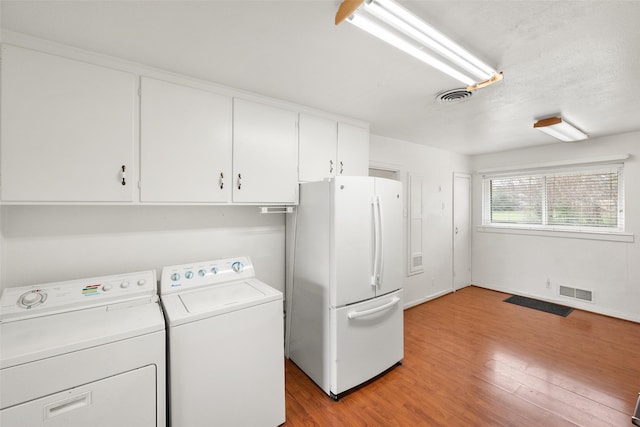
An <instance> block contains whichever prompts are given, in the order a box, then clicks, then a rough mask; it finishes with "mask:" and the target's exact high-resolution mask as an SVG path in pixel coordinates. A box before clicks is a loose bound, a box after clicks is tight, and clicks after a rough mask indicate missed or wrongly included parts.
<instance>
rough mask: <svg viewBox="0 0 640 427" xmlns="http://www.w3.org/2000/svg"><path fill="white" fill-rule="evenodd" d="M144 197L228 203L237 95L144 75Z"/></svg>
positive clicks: (141, 171) (141, 172) (142, 145)
mask: <svg viewBox="0 0 640 427" xmlns="http://www.w3.org/2000/svg"><path fill="white" fill-rule="evenodd" d="M141 86H142V91H141V93H142V96H141V113H140V120H141V122H140V138H141V154H140V164H141V169H140V174H141V180H140V200H141V201H142V202H183V203H206V202H209V203H211V202H228V201H229V200H230V197H229V196H230V194H231V191H230V189H231V112H232V109H231V98H230V97H226V96H222V95H218V94H215V93H212V92H208V91H204V90H199V89H194V88H190V87H186V86H181V85H177V84H173V83H168V82H164V81H160V80H156V79H152V78H147V77H143V78H142V81H141Z"/></svg>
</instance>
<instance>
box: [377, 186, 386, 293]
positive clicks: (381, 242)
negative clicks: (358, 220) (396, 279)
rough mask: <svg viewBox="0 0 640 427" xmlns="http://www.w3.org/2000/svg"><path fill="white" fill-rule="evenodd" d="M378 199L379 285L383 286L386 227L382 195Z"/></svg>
mask: <svg viewBox="0 0 640 427" xmlns="http://www.w3.org/2000/svg"><path fill="white" fill-rule="evenodd" d="M377 199H378V223H379V224H378V232H379V234H380V237H379V238H378V242H379V245H380V250H379V251H378V257H379V258H378V286H382V274H383V270H384V240H383V237H382V236H384V229H383V224H384V221H383V218H382V199H380V196H378V197H377Z"/></svg>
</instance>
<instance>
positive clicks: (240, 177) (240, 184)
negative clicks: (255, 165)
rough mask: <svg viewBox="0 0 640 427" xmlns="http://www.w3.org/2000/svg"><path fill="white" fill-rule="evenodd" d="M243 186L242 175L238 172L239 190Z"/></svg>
mask: <svg viewBox="0 0 640 427" xmlns="http://www.w3.org/2000/svg"><path fill="white" fill-rule="evenodd" d="M240 188H242V175H240V174H238V190H240Z"/></svg>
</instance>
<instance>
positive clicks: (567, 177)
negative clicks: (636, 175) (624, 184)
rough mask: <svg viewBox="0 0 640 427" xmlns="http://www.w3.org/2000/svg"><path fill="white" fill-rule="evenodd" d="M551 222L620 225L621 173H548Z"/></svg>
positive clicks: (602, 225) (597, 225) (548, 203)
mask: <svg viewBox="0 0 640 427" xmlns="http://www.w3.org/2000/svg"><path fill="white" fill-rule="evenodd" d="M547 221H548V224H549V225H558V226H586V227H613V228H616V227H618V173H617V171H609V172H586V173H585V172H583V173H579V172H577V173H571V174H556V175H549V176H547Z"/></svg>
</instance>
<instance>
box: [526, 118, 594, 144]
mask: <svg viewBox="0 0 640 427" xmlns="http://www.w3.org/2000/svg"><path fill="white" fill-rule="evenodd" d="M533 127H534V128H535V129H538V130H539V131H542V132H544V133H546V134H548V135H551V136H553V137H554V138H557V139H559V140H560V141H564V142H575V141H582V140H583V139H587V138H589V135H587V134H586V133H584V132H582V131H581V130H580V129H578V128H576V127H575V126H573V125H571V124H570V123H568V122H566V121H564V120H563V119H562V117H549V118H547V119H541V120H538V121H537V122H535V123H534V124H533Z"/></svg>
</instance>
